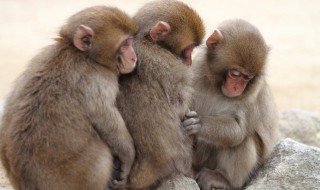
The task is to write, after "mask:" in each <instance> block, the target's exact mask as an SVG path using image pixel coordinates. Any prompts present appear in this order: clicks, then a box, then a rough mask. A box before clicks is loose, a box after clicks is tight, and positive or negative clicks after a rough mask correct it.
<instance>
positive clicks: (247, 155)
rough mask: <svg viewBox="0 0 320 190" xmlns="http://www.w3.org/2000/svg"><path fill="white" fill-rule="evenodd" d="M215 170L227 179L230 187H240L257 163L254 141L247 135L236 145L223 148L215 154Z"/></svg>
mask: <svg viewBox="0 0 320 190" xmlns="http://www.w3.org/2000/svg"><path fill="white" fill-rule="evenodd" d="M217 159H218V161H217V164H218V165H217V170H218V171H221V174H222V175H223V176H224V177H225V178H226V179H227V180H228V183H229V184H230V189H241V188H242V186H243V185H244V184H245V182H246V181H247V180H248V178H249V176H250V173H251V172H252V171H253V169H254V167H255V166H256V165H257V161H258V156H257V150H256V146H255V143H254V141H253V139H252V138H250V137H247V138H246V140H245V141H244V142H242V143H241V144H240V145H238V146H236V147H230V148H224V149H222V150H220V151H219V152H218V155H217Z"/></svg>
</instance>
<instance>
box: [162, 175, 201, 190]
mask: <svg viewBox="0 0 320 190" xmlns="http://www.w3.org/2000/svg"><path fill="white" fill-rule="evenodd" d="M157 190H200V188H199V186H198V185H197V183H196V181H195V180H193V179H191V178H187V177H184V176H183V175H179V176H175V177H173V178H171V179H168V180H166V181H164V182H163V183H162V184H161V185H160V186H159V187H158V188H157Z"/></svg>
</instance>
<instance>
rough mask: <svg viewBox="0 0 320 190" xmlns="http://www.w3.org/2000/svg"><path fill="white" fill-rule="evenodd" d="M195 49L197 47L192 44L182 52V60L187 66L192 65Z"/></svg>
mask: <svg viewBox="0 0 320 190" xmlns="http://www.w3.org/2000/svg"><path fill="white" fill-rule="evenodd" d="M194 47H195V45H194V44H191V45H189V46H188V47H186V48H185V49H184V50H183V51H182V53H181V55H180V57H181V58H182V60H183V63H184V64H186V65H191V64H192V58H191V54H192V51H193V49H194Z"/></svg>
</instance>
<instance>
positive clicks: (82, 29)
mask: <svg viewBox="0 0 320 190" xmlns="http://www.w3.org/2000/svg"><path fill="white" fill-rule="evenodd" d="M137 30H138V29H137V26H136V24H135V23H134V22H133V20H132V19H131V18H130V17H129V16H128V15H127V14H126V13H125V12H123V11H121V10H119V9H118V8H115V7H106V6H94V7H89V8H86V9H84V10H82V11H80V12H78V13H76V14H74V15H73V16H71V17H70V18H69V20H68V21H67V23H66V24H65V25H64V26H62V27H61V29H60V32H59V36H58V37H57V38H56V40H55V43H54V44H53V45H49V46H48V47H46V48H44V49H43V51H42V52H41V53H40V54H39V55H37V56H35V58H33V59H32V60H31V62H30V63H29V66H28V68H27V69H26V71H25V72H24V73H23V74H22V75H21V76H20V77H19V78H18V79H17V82H16V84H15V87H14V89H13V91H12V92H11V95H10V96H9V97H8V99H7V102H6V106H5V110H4V116H3V122H2V125H1V131H0V138H1V146H0V151H1V161H2V164H3V166H4V168H5V170H6V173H7V176H8V178H9V180H10V182H11V184H12V185H13V187H14V189H16V190H24V189H26V190H44V189H50V190H87V189H96V190H106V189H110V187H112V186H114V187H121V186H122V185H123V184H125V183H126V179H127V176H128V174H129V172H130V169H131V166H132V163H133V161H134V157H135V151H134V144H133V139H132V137H131V136H130V134H129V132H128V130H127V128H126V127H125V123H124V120H123V119H122V117H121V114H120V113H119V110H118V109H117V108H116V103H115V101H116V96H117V94H118V91H119V87H118V78H119V76H120V75H122V74H127V73H130V72H132V71H133V69H134V68H135V66H136V61H137V57H136V53H135V51H134V49H133V46H132V42H133V36H134V35H135V33H136V32H137ZM113 156H114V157H115V158H117V159H118V160H119V162H120V163H121V165H120V168H114V166H113ZM117 170H118V171H117ZM113 173H117V174H118V175H117V177H118V178H113ZM109 183H110V185H109Z"/></svg>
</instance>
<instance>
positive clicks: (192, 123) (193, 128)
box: [182, 111, 201, 135]
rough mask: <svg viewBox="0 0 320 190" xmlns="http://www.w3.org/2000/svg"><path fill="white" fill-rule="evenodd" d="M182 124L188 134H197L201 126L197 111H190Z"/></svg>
mask: <svg viewBox="0 0 320 190" xmlns="http://www.w3.org/2000/svg"><path fill="white" fill-rule="evenodd" d="M182 126H183V128H184V130H185V131H186V132H187V134H188V135H196V134H197V133H198V131H199V130H200V128H201V124H200V119H199V116H198V114H197V112H195V111H188V112H187V113H186V115H185V118H184V120H183V121H182Z"/></svg>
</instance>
